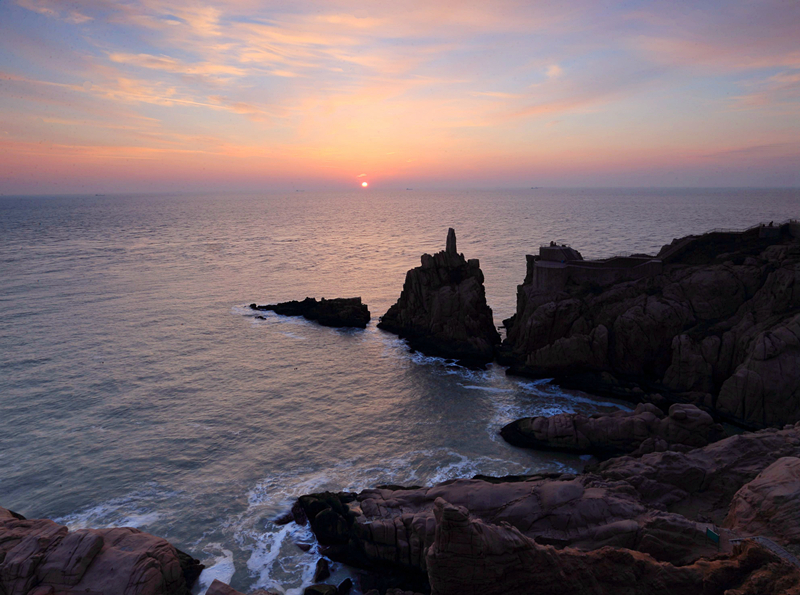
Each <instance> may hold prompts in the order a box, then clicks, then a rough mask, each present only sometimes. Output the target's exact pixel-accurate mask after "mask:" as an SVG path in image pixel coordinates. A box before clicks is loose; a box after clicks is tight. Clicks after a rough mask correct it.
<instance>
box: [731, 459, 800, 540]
mask: <svg viewBox="0 0 800 595" xmlns="http://www.w3.org/2000/svg"><path fill="white" fill-rule="evenodd" d="M725 526H726V527H730V528H731V529H733V530H734V531H736V532H737V533H740V534H742V535H763V536H765V537H768V538H770V539H773V540H774V541H776V542H778V543H783V544H787V545H800V458H797V457H783V458H780V459H778V460H777V461H775V462H774V463H772V465H770V466H769V467H767V468H766V469H764V471H762V472H761V473H759V474H758V477H756V478H755V479H754V480H753V481H751V482H749V483H747V484H745V485H744V486H743V487H742V488H741V489H740V490H739V491H738V492H736V495H735V496H734V497H733V502H732V503H731V507H730V511H729V512H728V517H727V518H726V519H725Z"/></svg>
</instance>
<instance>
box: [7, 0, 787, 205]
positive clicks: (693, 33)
mask: <svg viewBox="0 0 800 595" xmlns="http://www.w3.org/2000/svg"><path fill="white" fill-rule="evenodd" d="M798 31H800V3H799V2H795V1H770V0H762V1H740V0H730V1H725V2H696V1H695V2H683V1H669V2H644V1H642V2H637V1H628V2H599V1H598V2H588V1H581V0H576V1H572V2H536V1H532V0H528V1H522V2H517V1H501V0H495V1H492V2H471V1H465V0H460V1H452V2H451V1H449V0H448V1H436V0H428V1H421V2H418V1H416V0H409V1H406V2H369V1H359V2H356V1H352V0H326V1H324V2H323V1H317V2H309V1H303V0H299V1H292V2H288V1H286V2H284V1H274V2H257V1H250V0H237V1H233V0H217V1H208V2H188V1H183V0H174V1H169V2H168V1H165V0H125V1H121V2H113V1H111V0H0V193H3V194H16V193H20V194H38V193H83V192H90V193H94V192H109V193H111V192H151V191H153V192H157V191H197V190H212V191H217V190H245V191H252V190H256V191H262V190H273V189H274V190H280V189H291V188H302V189H323V188H329V189H342V188H356V187H359V186H360V184H361V182H362V181H364V180H367V181H368V182H369V188H371V189H372V188H404V187H408V186H411V187H419V188H423V187H438V188H441V187H454V188H465V187H492V188H499V187H529V186H799V185H800V35H799V34H798ZM367 191H369V190H367Z"/></svg>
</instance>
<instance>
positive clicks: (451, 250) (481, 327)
mask: <svg viewBox="0 0 800 595" xmlns="http://www.w3.org/2000/svg"><path fill="white" fill-rule="evenodd" d="M378 328H381V329H383V330H386V331H389V332H392V333H395V334H397V335H399V336H400V337H402V338H404V339H406V340H407V341H408V343H409V345H410V346H411V347H412V348H413V349H416V350H419V351H421V352H422V353H425V354H427V355H434V356H440V357H446V358H453V359H457V360H462V361H464V362H465V363H477V364H485V363H488V362H490V361H492V359H494V348H495V346H496V345H498V344H499V343H500V334H499V333H498V332H497V329H496V328H495V326H494V321H493V319H492V309H491V308H490V307H489V306H488V305H487V304H486V293H485V290H484V287H483V272H482V271H481V268H480V263H479V262H478V260H477V259H470V260H466V259H465V258H464V255H463V254H459V253H458V250H457V249H456V234H455V231H454V230H453V229H450V230H448V232H447V243H446V249H445V250H443V251H442V252H438V253H437V254H434V255H433V256H431V255H430V254H423V255H422V265H421V266H419V267H417V268H414V269H411V270H410V271H408V273H407V275H406V280H405V284H404V285H403V291H402V293H401V294H400V298H399V299H398V300H397V303H396V304H394V305H393V306H392V307H391V308H389V311H388V312H386V314H384V315H383V316H382V317H381V320H380V322H379V323H378Z"/></svg>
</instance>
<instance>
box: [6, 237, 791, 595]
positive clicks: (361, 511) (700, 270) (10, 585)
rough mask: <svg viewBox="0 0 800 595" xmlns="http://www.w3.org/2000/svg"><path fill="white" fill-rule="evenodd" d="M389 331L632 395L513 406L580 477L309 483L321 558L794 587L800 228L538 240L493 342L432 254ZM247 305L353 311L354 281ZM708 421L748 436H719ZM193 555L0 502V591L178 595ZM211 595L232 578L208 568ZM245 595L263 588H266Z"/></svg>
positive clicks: (230, 593) (345, 586)
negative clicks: (577, 461) (572, 459)
mask: <svg viewBox="0 0 800 595" xmlns="http://www.w3.org/2000/svg"><path fill="white" fill-rule="evenodd" d="M421 261H422V264H421V266H420V267H417V268H415V269H412V270H410V271H409V272H408V274H407V277H406V281H405V284H404V286H403V291H402V293H401V295H400V298H399V299H398V301H397V303H396V304H395V305H393V306H392V307H391V308H390V309H389V311H388V312H387V313H386V314H385V315H384V316H383V317H381V321H380V323H379V324H378V326H379V328H381V329H384V330H387V331H389V332H393V333H395V334H397V335H399V336H400V337H403V338H405V339H406V340H407V341H408V343H409V345H410V347H411V348H412V349H419V350H421V351H423V352H425V353H428V354H430V355H436V356H442V357H447V358H453V359H457V360H459V361H460V362H462V363H463V364H465V365H478V366H480V365H485V364H486V363H488V362H491V361H495V360H496V361H499V362H500V363H502V364H505V365H508V366H510V369H509V373H512V374H522V375H527V376H533V377H538V378H542V377H544V378H555V379H556V380H557V381H558V382H560V383H562V384H564V385H568V386H574V387H579V388H582V389H584V390H587V391H588V392H592V393H595V394H610V395H613V396H616V397H622V398H625V399H628V400H632V401H634V402H638V403H639V405H638V406H637V407H636V409H635V410H634V411H631V412H616V413H612V414H605V415H595V416H584V415H577V414H561V415H555V416H551V417H536V418H524V419H520V420H516V421H515V422H512V423H511V424H508V425H507V426H505V427H504V428H502V429H499V428H498V430H499V431H500V433H501V435H502V436H503V438H504V439H505V440H507V441H508V442H510V443H511V444H513V445H516V446H520V447H525V448H535V449H546V450H563V451H567V452H573V453H591V454H594V455H598V456H599V457H600V458H601V459H605V460H603V461H602V462H600V463H596V464H594V465H591V466H589V467H587V468H586V469H585V470H584V472H583V473H581V474H536V475H530V476H513V477H503V478H492V477H484V476H477V477H474V478H472V479H457V480H451V481H447V482H443V483H440V484H437V485H434V486H429V487H417V486H414V487H403V486H379V487H376V488H372V489H367V490H363V491H361V492H359V493H349V492H339V493H332V492H324V493H316V494H309V495H305V496H302V497H300V498H299V499H298V500H297V502H296V503H295V505H294V507H293V508H292V511H291V514H290V515H287V517H286V518H285V519H283V521H284V522H295V523H298V524H302V525H306V524H307V525H309V526H310V528H311V530H312V531H313V533H314V535H315V536H316V538H317V541H318V543H319V545H320V548H321V553H322V554H323V556H325V557H324V558H323V559H322V560H323V561H321V562H320V563H319V565H318V568H317V573H316V574H315V581H316V583H317V584H315V585H312V586H311V587H308V588H306V590H305V594H306V595H346V593H348V592H349V591H350V589H351V588H352V587H353V585H352V583H351V582H350V581H349V580H347V581H345V582H343V583H341V584H339V585H333V584H325V583H324V582H322V581H325V580H326V579H327V576H328V574H329V573H327V572H326V571H327V561H326V560H331V561H335V562H338V563H343V564H346V565H348V566H350V567H352V568H354V569H358V572H360V573H361V577H362V579H363V580H362V581H361V585H360V587H361V588H362V590H363V591H364V592H366V593H367V594H368V595H414V594H420V593H421V594H425V595H427V594H431V595H494V594H497V595H502V594H519V595H523V594H528V593H533V592H535V593H542V594H549V593H552V594H554V595H555V594H571V593H575V594H578V593H593V594H598V595H599V594H606V593H608V594H609V595H610V594H612V593H614V594H616V593H625V594H630V595H639V594H641V595H653V594H662V593H663V594H664V595H666V594H668V593H670V594H671V593H703V594H709V595H710V594H723V593H727V594H729V595H757V594H759V595H762V594H767V595H768V594H775V595H777V594H778V593H787V594H794V595H800V561H798V560H797V555H800V506H798V502H800V227H798V224H797V223H796V222H790V223H785V224H782V225H779V226H772V225H770V226H758V227H754V228H751V229H750V230H747V231H745V232H712V233H709V234H705V235H703V236H696V237H695V236H690V237H687V238H681V239H678V240H675V241H673V242H672V243H671V244H669V245H667V246H664V248H663V249H662V250H661V251H660V252H659V254H658V255H657V256H655V257H650V256H647V255H634V256H631V257H619V258H615V259H608V260H606V261H583V259H582V257H581V256H580V253H578V252H577V251H575V250H573V249H571V248H569V247H567V246H563V245H557V244H555V243H551V244H550V246H543V247H542V250H541V252H540V255H539V256H538V257H536V256H529V257H528V271H527V275H526V278H525V281H524V282H523V283H522V284H521V285H520V286H518V291H517V312H516V314H515V315H514V316H513V317H512V318H511V319H509V320H507V321H505V322H504V324H505V327H506V329H507V331H508V333H507V338H506V339H505V341H504V342H503V343H502V345H501V343H500V335H499V334H498V333H497V330H496V328H495V326H494V322H493V319H492V311H491V309H490V308H489V306H488V305H487V303H486V298H485V290H484V287H483V273H482V271H481V269H480V264H479V262H478V261H477V260H474V259H472V260H467V259H466V258H465V257H464V255H463V254H459V253H458V252H457V249H456V237H455V231H454V230H452V229H450V230H449V232H448V237H447V242H446V248H445V250H443V251H441V252H439V253H437V254H435V255H433V256H431V255H428V254H425V255H423V256H422V259H421ZM250 307H251V308H252V309H253V310H258V311H260V310H273V311H275V312H277V313H279V314H286V315H290V316H294V315H301V316H305V317H306V318H309V319H311V320H316V321H318V322H319V323H320V324H324V325H329V326H357V327H362V328H363V327H365V326H366V324H367V323H368V321H369V316H370V315H369V311H368V310H367V307H366V306H365V305H363V304H362V303H361V300H360V298H352V299H345V300H324V299H323V300H321V301H320V302H317V301H316V300H314V299H312V298H306V300H304V301H302V302H286V303H283V304H275V305H269V306H257V305H256V304H252V305H251V306H250ZM720 419H725V420H729V421H733V422H736V423H737V424H739V425H741V426H743V427H746V428H750V429H758V431H752V432H745V433H742V434H736V435H733V436H728V437H724V432H723V428H722V426H721V425H720V424H719V423H718V421H719V420H720ZM202 568H203V567H202V565H201V564H200V562H199V561H198V560H195V559H194V558H192V557H191V556H189V555H187V554H184V553H183V552H180V551H179V550H177V549H176V548H174V547H173V546H172V545H170V544H169V543H168V542H166V541H165V540H163V539H161V538H158V537H154V536H152V535H149V534H147V533H143V532H141V531H138V530H136V529H131V528H118V529H84V530H78V531H69V529H68V528H67V527H64V526H61V525H58V524H57V523H54V522H53V521H49V520H44V519H37V520H26V519H25V518H23V517H22V516H21V515H18V514H16V513H13V512H11V511H7V510H5V509H1V508H0V593H2V594H3V595H77V594H78V593H88V594H90V595H99V594H108V595H114V594H118V593H119V594H125V595H188V593H189V592H190V590H191V588H192V585H193V584H194V582H195V581H196V579H197V577H198V576H199V574H200V571H201V570H202ZM208 595H241V594H239V592H238V591H235V590H234V589H232V588H231V587H230V586H228V585H225V584H223V583H221V582H219V581H214V583H213V584H212V585H211V587H210V588H209V590H208ZM251 595H274V593H273V592H272V591H264V590H258V591H254V592H252V593H251Z"/></svg>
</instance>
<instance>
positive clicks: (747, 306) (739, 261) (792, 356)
mask: <svg viewBox="0 0 800 595" xmlns="http://www.w3.org/2000/svg"><path fill="white" fill-rule="evenodd" d="M797 228H798V226H797V225H796V224H785V225H783V226H780V227H779V228H754V229H752V230H749V231H748V232H745V233H742V234H731V233H711V234H707V235H705V236H700V237H695V238H693V237H690V238H683V239H681V240H675V242H673V244H671V245H669V246H665V247H664V248H663V249H662V250H661V252H660V253H659V255H658V256H659V258H661V259H662V261H663V269H662V272H661V274H657V275H655V276H652V277H649V278H642V279H638V280H633V281H623V282H612V283H610V284H608V285H598V283H596V282H595V281H592V282H591V283H589V282H586V283H582V282H580V279H579V277H577V276H576V277H575V278H572V279H571V280H570V282H569V283H567V284H566V285H565V286H564V287H563V288H561V289H559V290H557V291H555V290H544V289H541V290H539V289H537V286H536V285H535V283H534V282H533V273H532V267H534V266H535V263H534V261H533V260H532V259H529V269H528V275H527V277H526V279H525V282H524V283H523V284H522V285H520V286H519V287H518V289H517V313H516V314H515V316H514V317H513V318H512V319H509V321H507V326H509V327H510V328H508V338H507V340H506V341H505V343H504V347H503V354H504V355H503V360H504V362H505V363H509V364H512V365H513V368H514V370H515V371H516V372H518V373H522V374H527V375H532V376H539V377H557V378H559V379H560V380H561V381H562V382H565V383H572V385H573V386H583V387H585V388H588V389H589V390H595V391H604V392H608V393H613V394H617V395H619V396H629V397H630V396H631V394H630V390H628V389H629V388H630V386H631V384H630V383H634V384H635V385H639V386H640V387H642V388H644V389H645V392H650V391H652V392H658V393H660V394H662V395H665V396H668V397H669V398H670V399H671V400H673V401H677V402H680V401H683V402H692V403H702V404H704V405H706V406H708V407H711V408H713V409H715V410H716V411H717V412H718V413H720V414H722V415H724V416H727V417H728V418H729V419H731V420H732V421H737V422H739V423H743V424H745V425H749V426H752V427H766V426H782V425H783V424H786V423H795V422H796V421H798V420H800V238H799V237H798V232H797ZM765 230H766V231H769V232H770V233H769V234H765V233H763V232H765ZM639 396H643V393H642V391H641V390H640V391H639ZM634 397H635V398H639V397H638V396H636V395H634Z"/></svg>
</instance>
